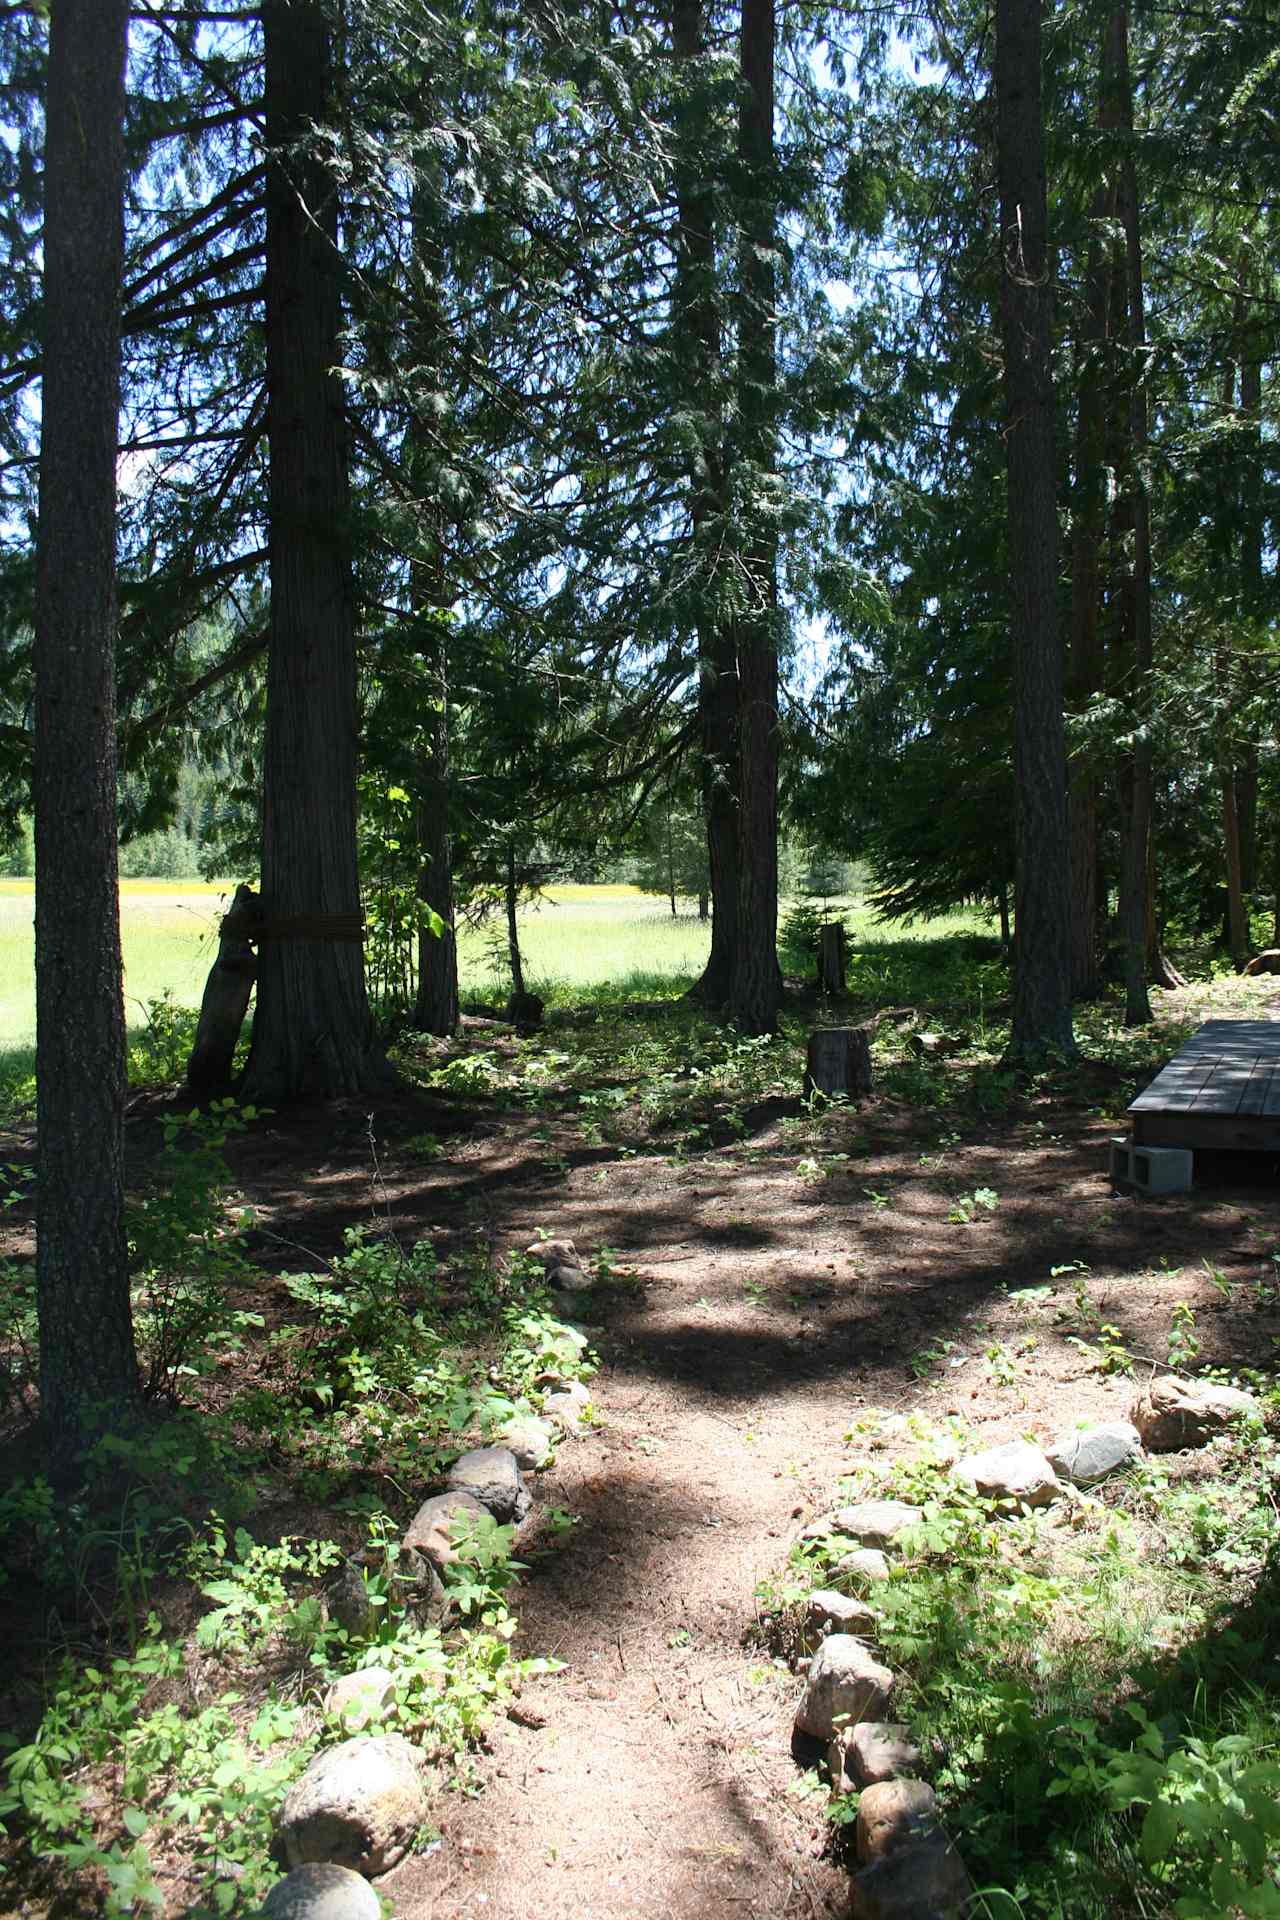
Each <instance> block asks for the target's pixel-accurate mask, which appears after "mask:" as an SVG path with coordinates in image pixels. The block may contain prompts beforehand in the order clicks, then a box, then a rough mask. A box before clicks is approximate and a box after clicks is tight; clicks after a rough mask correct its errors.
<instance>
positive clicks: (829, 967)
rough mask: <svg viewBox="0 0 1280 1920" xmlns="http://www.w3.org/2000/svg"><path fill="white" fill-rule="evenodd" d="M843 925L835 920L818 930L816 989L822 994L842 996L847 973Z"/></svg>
mask: <svg viewBox="0 0 1280 1920" xmlns="http://www.w3.org/2000/svg"><path fill="white" fill-rule="evenodd" d="M848 965H849V962H848V955H847V951H846V934H845V930H844V925H843V923H842V922H841V921H839V920H836V921H833V922H831V923H829V924H828V925H826V926H822V927H819V928H818V987H819V989H820V991H821V992H823V993H833V994H842V993H843V992H844V990H845V985H846V976H847V973H848Z"/></svg>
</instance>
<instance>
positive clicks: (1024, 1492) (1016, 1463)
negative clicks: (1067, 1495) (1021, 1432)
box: [954, 1440, 1062, 1507]
mask: <svg viewBox="0 0 1280 1920" xmlns="http://www.w3.org/2000/svg"><path fill="white" fill-rule="evenodd" d="M954 1471H955V1475H956V1478H957V1479H958V1480H964V1481H967V1482H968V1484H969V1485H970V1486H971V1487H973V1489H974V1490H975V1492H977V1493H980V1494H981V1495H982V1497H983V1499H984V1500H1017V1501H1020V1502H1021V1503H1023V1504H1024V1505H1025V1506H1028V1507H1047V1506H1049V1505H1050V1503H1051V1502H1052V1501H1053V1500H1055V1499H1056V1498H1057V1496H1058V1495H1059V1494H1060V1493H1061V1492H1062V1482H1061V1481H1060V1480H1059V1479H1058V1476H1057V1474H1056V1473H1055V1472H1054V1470H1053V1468H1052V1467H1051V1466H1050V1465H1049V1462H1048V1461H1047V1460H1046V1459H1045V1456H1044V1455H1043V1454H1042V1453H1041V1451H1040V1449H1039V1447H1033V1446H1032V1445H1031V1442H1030V1441H1029V1440H1010V1441H1008V1442H1006V1444H1005V1445H1004V1446H1003V1447H992V1448H991V1449H990V1451H989V1452H987V1453H971V1454H969V1455H968V1456H967V1457H966V1458H965V1459H963V1460H958V1461H957V1462H956V1465H955V1469H954Z"/></svg>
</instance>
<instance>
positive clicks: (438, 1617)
mask: <svg viewBox="0 0 1280 1920" xmlns="http://www.w3.org/2000/svg"><path fill="white" fill-rule="evenodd" d="M388 1573H389V1585H390V1589H391V1597H392V1600H393V1601H394V1602H395V1603H396V1604H398V1605H399V1606H401V1607H403V1608H405V1610H406V1611H407V1612H409V1613H411V1614H412V1615H413V1617H414V1619H415V1620H418V1621H420V1622H421V1623H422V1624H423V1625H427V1624H430V1623H431V1622H433V1621H434V1622H437V1623H439V1622H442V1621H443V1620H444V1619H445V1618H446V1617H447V1615H448V1614H449V1612H450V1610H451V1608H452V1605H453V1602H452V1600H451V1599H450V1597H449V1594H448V1591H447V1590H446V1588H445V1584H444V1581H443V1580H442V1579H441V1578H440V1575H439V1574H438V1573H437V1572H436V1569H435V1568H434V1567H433V1566H432V1564H431V1562H430V1560H428V1559H427V1557H426V1555H425V1554H422V1553H419V1552H418V1549H417V1548H416V1547H411V1546H407V1545H406V1544H405V1542H404V1541H401V1543H400V1551H399V1553H398V1554H397V1555H396V1557H395V1559H394V1561H393V1562H392V1564H391V1566H390V1568H389V1569H388Z"/></svg>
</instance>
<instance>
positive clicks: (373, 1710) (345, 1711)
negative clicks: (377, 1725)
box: [324, 1667, 396, 1733]
mask: <svg viewBox="0 0 1280 1920" xmlns="http://www.w3.org/2000/svg"><path fill="white" fill-rule="evenodd" d="M395 1695H396V1683H395V1680H394V1679H393V1678H392V1676H391V1674H390V1673H389V1672H388V1671H387V1669H386V1668H385V1667H358V1668H357V1669H356V1671H355V1672H354V1673H344V1674H343V1675H342V1676H341V1678H340V1679H338V1680H335V1681H334V1683H333V1685H332V1686H331V1687H330V1689H329V1691H328V1693H326V1695H325V1697H324V1710H325V1712H326V1714H327V1715H328V1716H329V1718H330V1719H331V1720H340V1721H341V1722H342V1724H343V1726H344V1727H345V1728H346V1730H347V1732H348V1733H360V1732H362V1731H363V1729H364V1728H365V1727H367V1726H368V1725H369V1723H370V1721H377V1720H380V1719H381V1718H382V1714H383V1710H384V1708H386V1707H388V1706H389V1705H390V1704H391V1702H392V1701H393V1700H394V1699H395Z"/></svg>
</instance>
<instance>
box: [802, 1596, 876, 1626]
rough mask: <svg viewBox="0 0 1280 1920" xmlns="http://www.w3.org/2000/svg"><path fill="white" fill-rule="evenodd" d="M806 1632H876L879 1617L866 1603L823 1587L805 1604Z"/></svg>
mask: <svg viewBox="0 0 1280 1920" xmlns="http://www.w3.org/2000/svg"><path fill="white" fill-rule="evenodd" d="M804 1624H805V1630H806V1632H807V1633H809V1634H810V1635H813V1634H828V1633H874V1632H875V1630H876V1615H875V1611H874V1609H873V1608H871V1607H869V1606H868V1605H867V1603H866V1601H865V1600H851V1599H850V1598H849V1596H848V1594H847V1593H832V1592H829V1591H828V1590H826V1589H822V1588H820V1589H819V1590H818V1591H817V1592H816V1593H811V1594H810V1595H809V1598H808V1600H807V1601H806V1602H805V1609H804Z"/></svg>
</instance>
